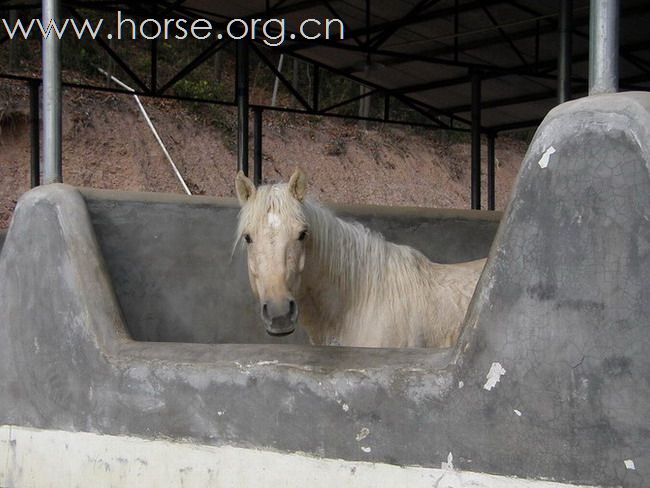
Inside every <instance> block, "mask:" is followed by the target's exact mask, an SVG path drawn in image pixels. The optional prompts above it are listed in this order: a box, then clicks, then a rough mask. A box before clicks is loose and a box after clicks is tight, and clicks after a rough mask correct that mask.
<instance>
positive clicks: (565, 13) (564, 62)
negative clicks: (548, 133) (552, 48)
mask: <svg viewBox="0 0 650 488" xmlns="http://www.w3.org/2000/svg"><path fill="white" fill-rule="evenodd" d="M572 30H573V0H560V23H559V34H560V52H559V53H558V57H557V75H558V76H557V101H558V103H564V102H566V101H568V100H571V57H572V53H573V47H572V42H571V40H572V34H571V31H572Z"/></svg>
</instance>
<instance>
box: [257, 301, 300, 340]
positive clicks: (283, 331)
mask: <svg viewBox="0 0 650 488" xmlns="http://www.w3.org/2000/svg"><path fill="white" fill-rule="evenodd" d="M261 313H262V320H263V321H264V326H265V328H266V333H267V334H269V335H272V336H285V335H289V334H291V333H292V332H293V331H294V330H296V321H297V320H298V304H297V303H296V302H295V301H294V300H293V299H292V298H288V299H285V300H269V301H266V302H264V303H262V311H261Z"/></svg>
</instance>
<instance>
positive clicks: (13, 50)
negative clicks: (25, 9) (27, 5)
mask: <svg viewBox="0 0 650 488" xmlns="http://www.w3.org/2000/svg"><path fill="white" fill-rule="evenodd" d="M17 20H18V12H17V11H16V9H14V8H12V9H11V10H9V24H10V25H12V26H14V25H16V21H17ZM9 69H10V70H11V71H14V70H16V69H18V36H14V38H13V39H10V40H9Z"/></svg>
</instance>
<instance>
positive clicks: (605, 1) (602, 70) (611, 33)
mask: <svg viewBox="0 0 650 488" xmlns="http://www.w3.org/2000/svg"><path fill="white" fill-rule="evenodd" d="M618 16H619V0H591V3H590V6H589V95H595V94H598V93H615V92H616V91H618V49H619V46H618V31H619V27H618Z"/></svg>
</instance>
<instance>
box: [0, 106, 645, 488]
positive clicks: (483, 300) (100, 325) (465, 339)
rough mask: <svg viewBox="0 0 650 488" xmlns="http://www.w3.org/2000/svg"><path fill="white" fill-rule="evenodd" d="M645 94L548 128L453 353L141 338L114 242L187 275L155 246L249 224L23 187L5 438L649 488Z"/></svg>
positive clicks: (8, 325)
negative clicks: (57, 437)
mask: <svg viewBox="0 0 650 488" xmlns="http://www.w3.org/2000/svg"><path fill="white" fill-rule="evenodd" d="M649 97H650V95H648V94H634V93H633V94H618V95H606V96H605V95H603V96H599V97H593V98H589V99H583V100H579V101H576V102H572V103H568V104H564V105H563V106H561V107H559V108H558V109H556V110H554V111H552V113H551V114H550V115H549V116H548V117H547V119H546V120H545V122H544V123H543V124H542V126H541V127H540V129H539V130H538V133H537V134H536V136H535V140H534V141H533V143H532V144H531V147H530V149H529V151H528V153H527V155H526V159H525V161H524V163H523V165H522V169H521V173H520V175H519V178H518V182H517V187H516V190H515V192H514V193H513V196H512V200H511V202H510V205H509V207H508V209H507V211H506V212H505V214H504V216H503V219H502V222H501V225H500V227H499V230H498V233H497V236H496V239H495V242H494V244H493V245H492V247H491V250H490V257H489V260H488V264H487V266H486V270H485V272H484V274H483V276H482V278H481V281H480V283H479V287H478V289H477V293H476V294H475V296H474V299H473V301H472V304H471V307H470V312H469V315H468V319H467V321H466V324H465V330H464V332H463V335H462V337H461V339H460V341H459V343H458V344H457V346H456V347H454V348H451V349H448V350H421V349H420V350H417V349H414V350H389V349H383V350H382V349H378V350H364V349H355V348H313V347H308V346H303V345H279V344H224V343H221V344H210V343H194V344H191V343H179V342H172V341H169V342H165V343H161V342H152V341H149V342H145V341H136V340H134V339H133V335H132V334H131V333H130V332H129V329H128V327H127V322H128V314H127V313H126V308H125V307H124V304H123V302H121V301H120V293H123V292H120V291H119V290H120V289H122V290H124V289H125V288H123V287H124V286H126V285H128V283H118V282H117V281H116V279H115V276H113V275H112V274H111V266H113V272H114V271H115V269H118V268H115V266H118V265H119V266H122V267H123V268H125V267H126V266H127V265H128V263H129V261H128V260H126V261H120V260H119V259H118V258H120V256H121V254H120V253H119V248H120V240H122V242H123V243H124V248H125V249H126V248H131V250H132V251H133V252H135V251H137V249H146V250H147V252H145V253H144V254H143V256H145V255H147V254H149V259H148V260H146V259H144V258H142V259H141V258H137V259H134V260H133V262H137V261H140V262H142V263H145V264H146V265H147V266H148V265H149V264H151V265H154V264H156V263H158V262H159V261H160V260H162V261H165V260H167V261H168V266H170V269H175V268H174V263H176V261H177V260H178V259H181V258H179V257H178V256H173V255H172V254H165V253H163V252H162V250H163V249H164V247H157V246H154V245H153V244H152V243H154V242H155V241H159V242H173V243H174V245H173V246H172V249H180V248H181V247H180V243H181V242H182V236H183V235H186V236H191V235H192V231H193V230H196V229H198V228H200V227H201V225H202V224H201V223H205V222H208V221H209V219H208V215H211V217H210V218H214V219H215V220H214V221H213V222H216V223H217V224H218V223H219V222H222V223H223V222H225V221H226V220H227V219H226V217H225V215H226V214H227V212H236V209H234V208H233V207H232V206H231V207H230V210H215V209H216V208H217V207H218V206H217V207H215V206H214V205H213V204H212V203H210V202H205V203H203V202H201V203H200V204H199V205H198V206H194V207H193V210H192V211H191V212H187V213H185V212H183V211H182V210H179V209H180V208H181V207H183V206H184V205H185V204H184V203H183V202H182V201H179V202H172V203H156V202H158V200H156V198H155V197H147V198H151V199H153V201H151V202H144V201H142V200H143V199H140V200H137V199H135V200H134V199H131V200H130V201H127V200H124V201H122V202H120V201H118V199H115V198H105V199H104V198H102V197H98V196H95V195H96V194H92V195H91V194H90V193H87V192H85V193H84V194H82V193H80V192H79V191H77V190H76V189H74V188H70V187H66V186H63V185H52V186H48V187H46V188H41V189H37V190H35V191H32V192H29V193H28V194H26V195H25V196H24V197H23V198H22V199H21V200H20V202H19V204H18V206H17V208H16V211H15V214H14V219H13V221H12V224H11V228H10V230H9V234H8V236H7V239H6V241H5V245H4V247H3V249H2V254H1V255H0V303H1V304H2V306H1V307H0V378H2V379H3V382H4V387H3V389H2V390H0V424H2V425H16V426H21V427H33V428H40V429H48V430H63V431H67V432H73V433H74V432H87V433H95V434H108V435H114V436H132V437H139V438H150V439H161V438H162V439H166V438H170V439H183V440H186V441H189V442H192V443H197V444H202V445H209V446H213V447H225V446H233V447H241V448H249V449H253V450H259V449H264V450H267V451H273V452H276V453H279V454H283V453H284V454H286V453H294V452H302V453H306V454H308V455H310V456H315V457H322V458H337V459H343V460H346V461H351V462H355V461H370V462H375V463H388V464H395V465H419V466H422V467H425V468H438V467H440V465H441V462H444V461H446V460H447V459H448V455H449V453H450V452H451V453H452V454H453V462H454V466H455V467H456V468H457V469H460V470H462V471H473V472H481V473H492V474H496V475H504V476H520V477H523V478H532V479H541V478H543V479H552V480H557V481H562V482H575V483H580V484H587V485H603V486H625V487H642V486H647V485H648V482H649V480H650V474H649V473H648V466H650V432H649V430H648V427H647V418H648V405H649V404H650V383H649V382H648V378H650V355H648V354H647V350H648V347H649V346H650V322H649V321H650V319H649V317H650V295H649V293H650V292H649V290H650V288H648V286H647V283H648V281H650V279H649V278H650V226H649V225H648V222H649V221H650V220H649V219H650V170H649V166H650V151H649V148H648V145H649V143H650V142H649V141H650V138H649V137H648V130H649V129H648V128H650V114H649V112H648V107H650V103H649V99H648V98H649ZM550 149H552V150H550ZM136 200H137V201H136ZM174 209H175V210H174ZM172 210H173V212H172ZM202 212H205V215H204V217H205V218H203V217H202V218H198V217H197V220H195V221H193V220H191V219H188V216H190V215H201V214H202ZM224 212H225V213H224ZM156 215H158V220H157V221H156V220H155V219H154V217H156ZM215 216H216V217H215ZM136 217H137V218H136ZM228 218H230V217H228ZM385 218H386V217H381V218H378V217H376V216H375V215H373V216H371V217H370V220H371V221H376V222H377V223H381V222H384V223H386V222H388V223H389V224H390V225H387V229H388V232H393V230H394V231H395V235H400V236H409V235H411V236H415V235H417V229H423V228H428V229H429V230H435V229H440V228H441V227H439V225H442V224H440V222H436V221H433V222H429V223H426V225H425V224H423V223H422V222H419V223H417V224H414V223H413V221H408V218H407V219H405V222H407V223H406V224H403V225H399V226H396V227H394V226H393V225H394V224H393V223H391V222H390V219H388V220H383V219H385ZM412 218H413V219H418V218H419V216H418V215H417V213H415V214H413V216H412ZM206 219H207V220H206ZM224 219H225V220H224ZM165 220H167V222H168V225H167V226H165V225H163V223H164V221H165ZM184 220H185V222H186V223H185V224H184V225H179V226H178V227H176V224H179V223H180V222H183V221H184ZM448 220H449V219H448ZM142 221H148V222H150V225H147V226H143V225H142V224H141V222H142ZM449 221H451V222H452V223H454V225H455V223H456V219H450V220H449ZM474 223H475V224H476V225H478V227H479V228H480V227H481V226H482V225H483V224H480V223H477V222H474ZM172 224H173V225H172ZM420 224H422V225H420ZM382 225H383V224H382ZM395 225H396V224H395ZM423 225H424V227H423ZM138 226H139V227H141V228H144V231H142V232H140V233H139V232H137V227H138ZM427 226H430V227H427ZM208 228H210V229H212V233H209V236H210V237H211V238H212V237H214V238H215V239H217V238H219V239H223V242H224V243H225V242H226V240H229V239H230V235H229V234H230V232H231V230H230V229H227V228H226V226H224V225H217V226H208ZM405 228H412V229H413V232H410V233H409V232H405V231H404V229H405ZM147 229H148V230H147ZM159 229H162V230H165V229H167V230H169V229H174V230H173V232H168V233H167V234H166V235H164V236H163V235H160V234H158V231H159ZM463 229H464V230H463V231H462V232H459V233H458V234H456V236H465V235H467V234H465V233H464V232H465V231H466V230H467V229H465V228H464V227H463ZM147 232H150V239H149V240H147V241H146V245H145V246H144V247H138V246H136V245H135V244H136V243H137V241H139V239H140V237H142V236H143V235H145V234H146V233H147ZM427 232H428V231H427ZM130 234H132V235H133V236H134V237H133V239H132V240H131V241H129V235H130ZM194 234H196V232H194ZM203 235H206V234H203ZM432 235H433V234H432ZM485 235H487V230H486V231H485ZM156 236H158V237H156ZM411 238H412V239H417V238H416V237H409V239H411ZM463 239H464V238H460V240H463ZM190 242H194V241H192V240H190ZM437 242H438V244H435V245H433V247H432V248H431V249H430V251H429V252H430V253H435V252H437V250H444V246H443V245H442V244H440V243H441V242H442V241H437ZM193 245H194V244H192V246H193ZM452 247H454V249H455V251H454V252H456V251H457V250H458V249H461V247H460V246H452ZM193 249H195V252H196V255H197V256H203V255H204V254H203V253H204V251H203V250H202V249H203V248H202V247H196V248H193ZM157 251H161V253H160V254H156V252H157ZM466 251H467V252H478V250H477V248H474V247H471V246H470V248H469V249H466ZM114 252H115V255H112V254H111V253H114ZM130 252H131V251H129V253H130ZM129 253H126V252H125V253H124V255H125V256H126V255H128V254H129ZM136 256H137V255H136ZM205 256H206V258H205V259H211V258H212V257H214V255H211V254H209V253H208V254H205ZM127 257H128V256H127ZM172 258H174V259H172ZM448 258H449V259H453V258H454V256H453V255H448ZM182 259H185V258H184V257H182ZM111 263H112V264H111ZM120 263H122V264H120ZM147 266H144V267H143V268H138V269H135V270H133V276H136V277H137V275H138V273H144V272H146V268H147ZM161 269H162V268H161ZM120 275H121V273H120ZM126 276H129V275H128V274H127V275H126ZM153 276H154V277H155V276H156V275H155V274H154V275H153ZM169 276H172V277H173V276H178V275H176V274H173V273H172V274H171V275H169ZM156 279H157V278H156ZM184 280H185V277H182V279H180V280H179V281H180V282H181V283H183V284H184V286H189V285H187V283H188V282H185V281H184ZM171 281H173V280H172V279H168V280H167V282H171ZM199 284H200V280H199ZM192 286H194V285H192ZM131 289H133V290H137V287H133V288H131ZM145 295H146V294H145ZM160 297H162V298H159V299H158V300H159V301H164V300H163V298H164V297H166V295H164V294H163V293H161V295H160ZM154 301H155V300H154ZM235 323H236V322H235Z"/></svg>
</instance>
